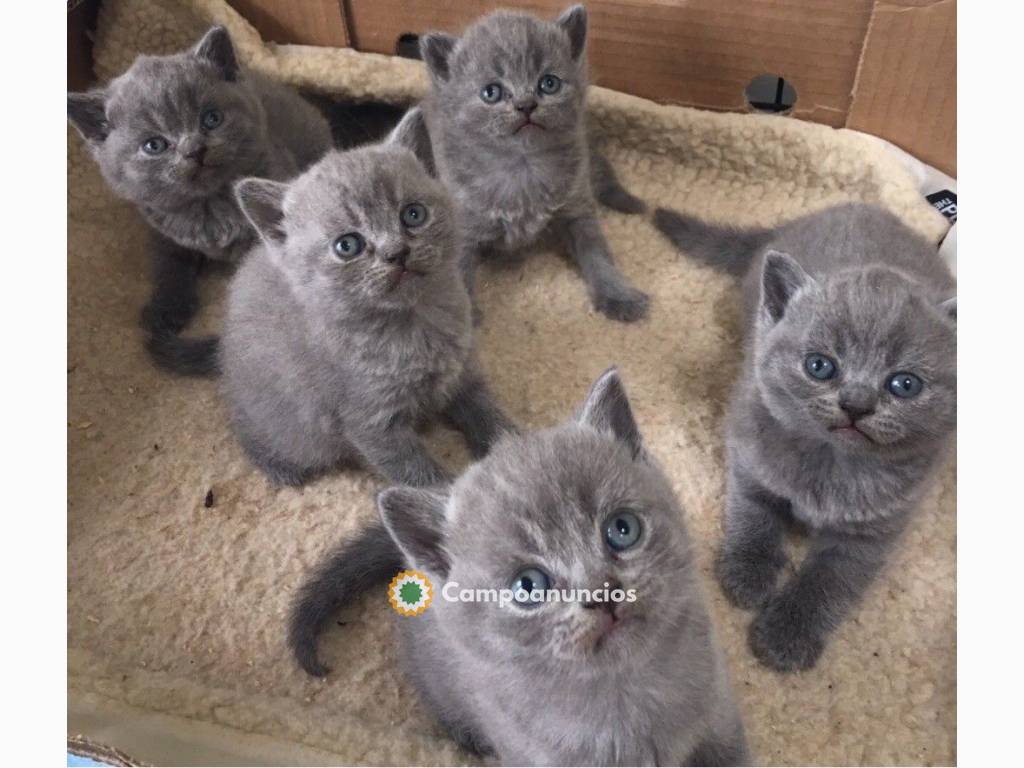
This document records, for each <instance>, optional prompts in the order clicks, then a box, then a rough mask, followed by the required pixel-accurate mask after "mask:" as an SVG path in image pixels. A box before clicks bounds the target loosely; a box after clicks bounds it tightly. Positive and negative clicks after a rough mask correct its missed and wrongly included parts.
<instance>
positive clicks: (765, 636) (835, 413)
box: [655, 204, 956, 671]
mask: <svg viewBox="0 0 1024 768" xmlns="http://www.w3.org/2000/svg"><path fill="white" fill-rule="evenodd" d="M655 224H656V226H657V227H658V228H659V229H660V230H661V231H662V232H664V233H665V234H666V235H667V236H668V237H669V238H670V239H671V240H672V241H673V242H674V243H676V244H677V245H678V246H680V247H681V248H683V249H684V250H686V251H687V252H688V253H689V254H690V255H691V256H692V257H693V258H696V259H697V260H699V261H703V262H705V263H707V264H710V265H712V266H715V267H717V268H720V269H722V270H725V271H728V272H732V273H733V274H743V273H745V274H746V278H745V289H746V293H745V299H746V301H745V304H746V309H747V312H748V320H749V322H748V338H747V343H746V358H745V361H744V364H743V367H742V369H741V372H740V378H739V380H738V382H737V383H736V387H735V391H734V393H733V397H732V402H731V404H730V407H729V414H728V419H727V427H726V446H727V449H728V456H729V475H728V483H727V499H726V506H725V542H724V544H723V547H722V550H721V553H720V556H719V559H718V576H719V580H720V581H721V584H722V587H723V589H724V590H725V592H726V594H727V595H728V596H729V597H730V598H731V599H732V600H733V602H735V603H736V604H737V605H739V606H740V607H743V608H757V609H759V611H760V612H759V615H758V617H757V619H756V620H755V621H754V623H753V625H752V627H751V631H750V643H751V647H752V649H753V652H754V654H755V655H756V656H757V657H758V659H760V660H761V661H762V662H763V663H764V664H766V665H768V666H770V667H773V668H775V669H778V670H783V671H786V670H796V669H806V668H808V667H811V666H813V665H814V663H815V662H816V661H817V659H818V657H819V656H820V655H821V653H822V651H823V649H824V646H825V642H826V640H827V637H828V635H829V633H830V632H831V631H832V630H834V629H835V628H836V627H837V626H838V625H839V624H840V622H842V621H843V619H844V618H845V617H846V616H847V615H848V614H849V613H850V611H851V610H852V609H853V607H854V605H855V604H856V602H857V600H858V599H859V598H860V597H861V595H862V594H863V593H864V591H865V590H866V589H867V587H868V585H869V584H870V583H871V581H872V580H873V579H874V577H875V575H876V574H877V572H878V571H879V570H880V569H881V567H882V566H883V565H884V563H885V560H886V558H887V556H888V553H889V551H890V549H891V548H892V547H893V546H894V545H895V543H896V541H897V536H898V534H899V533H900V531H901V530H902V529H903V528H904V526H905V525H906V523H907V519H908V517H909V516H910V514H911V513H912V512H913V510H914V508H915V506H916V505H917V503H918V501H919V499H920V497H921V495H922V493H923V491H924V490H925V488H926V480H927V479H928V477H929V475H930V474H931V472H932V470H933V469H934V468H935V466H936V464H937V463H938V461H939V460H940V458H941V457H942V456H943V454H944V449H945V447H946V446H947V444H948V443H949V438H950V437H951V435H952V433H953V432H954V430H955V429H956V298H955V297H954V293H955V290H956V286H955V283H954V281H953V278H952V276H951V275H950V273H949V270H948V269H947V267H946V266H945V264H944V263H943V261H942V259H941V258H940V257H939V255H938V253H937V251H936V248H935V246H934V245H933V244H932V243H929V242H926V241H925V240H924V239H923V238H922V237H920V236H919V235H918V234H916V233H915V232H913V231H912V230H910V229H909V228H907V227H906V226H905V225H904V224H903V223H902V222H900V221H899V220H898V219H897V218H896V217H895V216H893V215H892V214H890V213H888V212H886V211H883V210H881V209H880V208H876V207H874V206H870V205H862V204H849V205H841V206H837V207H835V208H829V209H827V210H824V211H821V212H819V213H815V214H811V215H809V216H804V217H803V218H800V219H797V220H795V221H793V222H790V223H788V224H785V225H783V226H781V227H779V228H777V229H774V230H769V229H761V230H746V231H744V230H734V229H727V228H721V227H714V226H710V225H708V224H705V223H703V222H700V221H698V220H696V219H694V218H691V217H689V216H683V215H680V214H677V213H673V212H671V211H666V210H659V211H658V212H657V214H656V216H655ZM788 517H793V518H795V519H796V520H798V521H799V522H801V523H803V524H804V525H805V526H807V528H808V529H809V530H810V535H811V546H810V551H809V553H808V555H807V557H806V558H805V559H804V561H803V563H801V565H800V567H799V570H798V571H797V573H796V575H795V577H794V578H792V579H791V580H789V581H788V582H787V583H786V584H784V585H783V586H782V588H781V589H779V590H776V588H775V582H776V580H777V577H778V575H779V573H780V571H781V570H782V567H783V565H784V564H785V562H786V555H785V551H784V549H783V521H784V518H788Z"/></svg>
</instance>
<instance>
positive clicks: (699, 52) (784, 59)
mask: <svg viewBox="0 0 1024 768" xmlns="http://www.w3.org/2000/svg"><path fill="white" fill-rule="evenodd" d="M230 1H231V3H232V5H234V7H235V8H237V9H238V10H239V11H241V12H242V14H243V15H245V16H246V17H247V18H248V19H249V20H250V21H251V22H252V23H253V24H254V25H255V26H256V27H257V28H258V29H259V30H260V32H261V33H262V34H263V35H264V37H266V38H267V39H270V40H274V41H276V42H282V43H303V44H307V45H351V46H353V47H354V48H356V49H358V50H361V51H373V52H376V53H384V54H389V55H394V54H395V53H396V52H397V50H398V45H399V40H400V39H402V38H403V36H405V39H406V40H409V37H408V36H410V35H419V34H422V33H423V32H426V31H428V30H431V29H443V30H448V31H458V30H460V29H462V28H463V27H465V26H466V25H467V24H469V23H470V22H472V20H473V19H475V18H476V17H478V16H480V15H481V14H484V13H487V12H488V11H491V10H494V9H495V8H500V7H516V8H521V9H523V10H527V11H531V12H533V13H538V14H541V15H543V16H546V17H549V18H553V17H554V16H556V15H557V14H558V13H559V12H560V11H561V10H563V9H564V8H565V7H566V6H567V5H569V3H570V0H504V1H502V0H440V1H438V2H413V1H412V0H300V2H290V1H289V0H230ZM587 8H588V10H589V11H590V18H591V35H590V62H591V68H592V70H593V75H594V82H595V83H597V84H598V85H603V86H607V87H609V88H615V89H617V90H621V91H625V92H627V93H633V94H636V95H638V96H644V97H646V98H649V99H654V100H655V101H659V102H663V103H671V104H683V105H686V106H691V107H700V108H702V109H717V110H731V111H745V110H748V109H750V106H749V104H748V103H747V99H746V96H745V90H746V87H747V86H748V84H749V83H750V82H751V81H752V80H753V79H754V78H755V77H758V76H759V75H765V74H768V75H778V76H780V77H782V78H784V79H785V80H786V81H787V82H789V83H790V84H791V85H792V86H793V87H794V88H795V89H796V103H795V105H794V107H793V109H792V111H791V114H792V116H794V117H797V118H800V119H804V120H813V121H815V122H819V123H825V124H827V125H831V126H835V127H848V128H855V129H857V130H862V131H867V132H868V133H873V134H875V135H877V136H881V137H882V138H885V139H889V140H890V141H892V142H894V143H895V144H897V145H899V146H901V147H903V148H904V149H906V150H907V151H908V152H910V153H911V154H913V155H915V156H917V157H919V158H920V159H922V160H924V161H925V162H927V163H929V164H931V165H934V166H936V167H937V168H939V169H940V170H943V171H945V172H947V173H949V174H951V175H954V176H955V175H956V0H589V2H587Z"/></svg>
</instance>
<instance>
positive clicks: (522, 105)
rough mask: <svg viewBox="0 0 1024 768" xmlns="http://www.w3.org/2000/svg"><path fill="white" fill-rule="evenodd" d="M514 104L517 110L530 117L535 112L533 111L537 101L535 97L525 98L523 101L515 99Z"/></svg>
mask: <svg viewBox="0 0 1024 768" xmlns="http://www.w3.org/2000/svg"><path fill="white" fill-rule="evenodd" d="M512 105H513V106H514V107H515V108H516V111H517V112H522V113H523V114H524V115H526V116H527V117H529V116H530V115H532V114H533V111H534V110H535V109H536V108H537V102H536V100H534V99H523V100H521V101H515V102H513V103H512Z"/></svg>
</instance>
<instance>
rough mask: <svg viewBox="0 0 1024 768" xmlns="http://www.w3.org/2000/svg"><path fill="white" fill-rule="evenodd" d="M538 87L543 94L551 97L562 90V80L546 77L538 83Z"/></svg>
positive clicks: (552, 76)
mask: <svg viewBox="0 0 1024 768" xmlns="http://www.w3.org/2000/svg"><path fill="white" fill-rule="evenodd" d="M537 87H538V88H540V92H541V93H546V94H547V95H548V96H550V95H551V94H553V93H558V92H559V91H560V90H561V89H562V79H561V78H559V77H556V76H555V75H544V77H542V78H541V79H540V82H538V83H537Z"/></svg>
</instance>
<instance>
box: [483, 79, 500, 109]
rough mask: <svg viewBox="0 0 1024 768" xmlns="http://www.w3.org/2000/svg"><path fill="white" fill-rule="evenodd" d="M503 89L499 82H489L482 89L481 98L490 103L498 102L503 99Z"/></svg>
mask: <svg viewBox="0 0 1024 768" xmlns="http://www.w3.org/2000/svg"><path fill="white" fill-rule="evenodd" d="M502 93H503V91H502V90H501V86H500V85H498V84H497V83H488V84H487V85H485V86H484V87H483V88H481V89H480V98H481V99H483V100H484V101H485V102H487V103H488V104H497V103H498V102H499V101H501V95H502Z"/></svg>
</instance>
